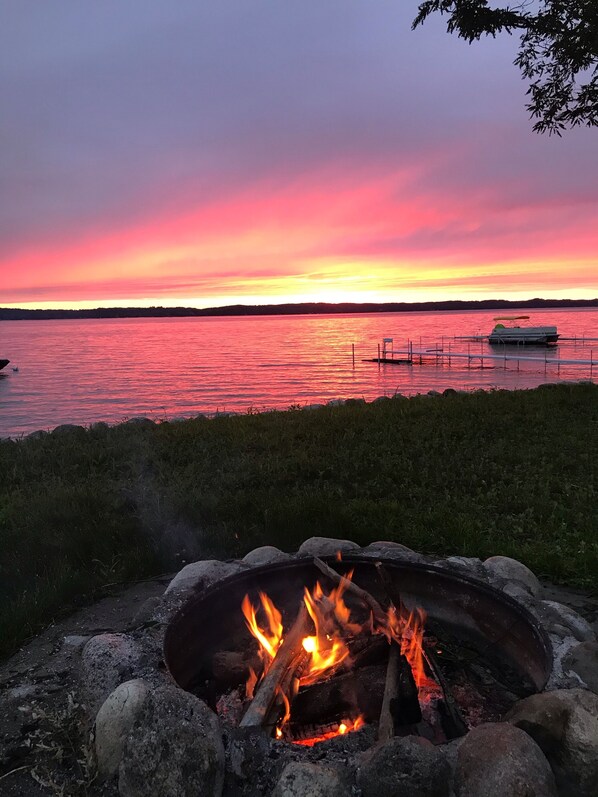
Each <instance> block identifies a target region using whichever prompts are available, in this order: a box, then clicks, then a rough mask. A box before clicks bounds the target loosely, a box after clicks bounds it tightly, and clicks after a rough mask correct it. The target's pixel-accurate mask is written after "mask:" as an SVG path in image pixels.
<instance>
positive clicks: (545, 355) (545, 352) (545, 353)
mask: <svg viewBox="0 0 598 797" xmlns="http://www.w3.org/2000/svg"><path fill="white" fill-rule="evenodd" d="M547 357H548V352H547V351H544V374H546V367H547V364H546V359H547Z"/></svg>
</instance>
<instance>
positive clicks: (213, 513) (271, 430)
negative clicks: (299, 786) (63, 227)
mask: <svg viewBox="0 0 598 797" xmlns="http://www.w3.org/2000/svg"><path fill="white" fill-rule="evenodd" d="M597 463H598V386H596V385H592V384H561V385H547V386H542V387H540V388H538V389H536V390H526V391H514V392H508V391H493V392H490V393H482V392H477V393H469V394H462V393H451V394H450V395H446V396H438V397H429V396H416V397H413V398H410V399H406V398H402V397H396V398H393V399H387V400H384V401H381V400H378V401H376V402H374V403H371V404H363V403H360V402H348V403H347V404H345V405H343V406H334V407H331V406H327V407H323V408H321V409H315V410H307V409H291V410H289V411H286V412H268V413H263V414H247V415H239V416H231V417H216V418H214V419H208V418H203V417H199V418H196V419H192V420H187V421H180V422H176V423H160V424H157V425H156V424H153V423H151V422H149V421H148V422H129V423H124V424H120V425H118V426H114V427H108V426H106V425H105V424H96V425H94V426H93V427H91V428H90V429H88V430H84V429H81V428H77V427H74V428H71V429H68V428H67V429H62V430H61V429H59V430H56V431H55V432H53V433H51V434H37V435H34V436H33V437H29V438H27V439H23V440H18V441H17V440H2V441H0V573H1V577H0V655H6V654H8V653H9V652H10V651H12V650H13V649H14V648H15V647H16V646H17V645H18V644H19V643H20V642H22V641H23V640H24V639H26V638H27V637H29V636H30V635H32V634H34V633H36V632H37V631H38V630H39V629H40V628H41V627H43V626H44V625H45V624H47V623H48V622H50V621H51V620H52V619H53V618H54V617H56V616H57V615H59V614H60V613H63V612H65V611H67V610H70V609H72V608H73V607H74V606H77V605H79V604H81V603H83V602H86V601H90V600H92V599H93V598H95V597H97V596H98V595H101V594H102V593H105V592H106V591H107V590H109V589H111V585H114V584H115V583H119V582H127V581H133V580H135V579H142V578H144V577H150V576H152V575H155V574H158V573H163V572H169V571H173V570H176V569H177V568H179V567H181V566H182V565H183V564H184V563H185V562H187V561H193V560H194V559H198V558H213V557H215V558H229V557H238V556H242V555H244V554H245V553H246V552H247V551H249V550H250V549H252V548H254V547H256V546H258V545H265V544H270V545H276V546H278V547H280V548H282V549H283V550H289V551H292V550H294V549H296V548H297V547H298V545H299V544H300V543H301V542H302V541H303V540H304V539H305V538H307V537H311V536H313V535H321V536H332V537H344V538H349V539H353V540H355V541H356V542H358V543H360V544H367V543H368V542H371V541H373V540H376V539H389V540H395V541H397V542H401V543H404V544H405V545H408V546H409V547H412V548H414V549H416V550H418V551H421V552H424V553H435V554H458V555H464V556H479V557H481V558H485V557H487V556H491V555H493V554H503V555H507V556H513V557H515V558H517V559H520V560H521V561H523V562H525V563H526V564H527V565H528V566H529V567H531V568H532V569H533V570H534V571H535V572H536V573H537V574H538V575H540V576H543V577H545V578H548V579H550V580H553V581H555V582H560V583H567V584H569V585H577V586H580V587H586V588H587V587H590V588H596V587H598V484H597V481H596V474H597V471H598V465H597Z"/></svg>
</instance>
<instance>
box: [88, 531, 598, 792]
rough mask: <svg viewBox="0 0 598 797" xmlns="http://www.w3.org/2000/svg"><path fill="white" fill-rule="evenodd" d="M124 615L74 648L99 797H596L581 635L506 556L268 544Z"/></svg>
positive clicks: (588, 680) (589, 652)
mask: <svg viewBox="0 0 598 797" xmlns="http://www.w3.org/2000/svg"><path fill="white" fill-rule="evenodd" d="M338 551H340V552H341V555H342V558H340V559H339V558H337V552H338ZM252 624H253V625H252ZM135 626H136V627H135V630H134V631H132V632H131V633H129V634H126V635H125V634H101V635H98V636H96V637H93V638H92V639H90V640H89V642H88V643H87V645H86V646H85V648H84V650H83V654H82V662H81V677H82V687H83V690H84V693H85V696H86V705H87V706H88V707H89V714H90V720H91V721H92V722H93V736H94V746H95V752H96V757H97V764H98V773H99V776H100V779H101V780H102V781H103V783H104V786H103V789H104V793H105V794H111V793H117V792H118V793H119V794H120V795H121V796H122V797H141V796H142V795H143V797H146V795H147V794H152V797H174V795H177V797H178V796H179V795H180V797H187V795H189V797H191V795H193V797H198V795H216V796H218V795H221V794H223V795H239V796H240V797H244V796H245V795H247V796H249V795H261V794H263V795H273V797H301V796H303V797H307V795H310V796H311V797H318V795H322V797H334V796H335V795H337V794H338V795H341V794H343V795H347V794H354V795H360V794H361V795H363V797H368V795H372V796H374V795H375V797H384V796H385V795H395V794H399V795H405V796H406V797H409V796H410V795H414V797H415V795H419V796H420V797H428V795H429V797H451V795H454V794H456V795H458V797H465V796H467V797H478V796H479V797H481V796H482V795H489V794H492V795H496V797H501V795H504V796H505V797H507V795H508V796H509V797H518V796H519V795H521V796H522V797H523V795H525V796H526V797H533V795H538V797H540V796H541V797H551V796H552V795H560V797H568V795H577V796H578V797H595V795H596V785H595V784H596V783H598V695H596V694H595V692H594V691H592V689H595V686H596V680H597V679H596V669H597V668H596V662H597V661H598V643H597V642H596V637H595V634H594V632H593V630H592V628H591V626H590V625H589V624H588V623H587V622H586V621H585V620H584V619H583V618H582V617H581V616H579V615H578V614H577V613H575V612H574V611H572V610H571V609H569V608H568V607H566V606H563V605H561V604H558V603H555V602H554V601H546V600H543V599H542V586H541V584H540V582H539V581H538V579H537V578H536V577H535V575H534V574H533V573H532V572H531V571H530V570H529V569H528V568H527V567H525V566H524V565H523V564H521V563H520V562H517V561H515V560H512V559H509V558H507V557H500V556H496V557H491V558H490V559H488V560H486V562H481V561H480V560H478V559H468V558H464V557H449V558H448V559H440V560H438V559H432V558H430V557H424V556H422V555H419V554H417V553H415V552H413V551H411V550H410V549H408V548H405V546H402V545H399V544H397V543H392V542H378V543H373V544H371V545H369V546H367V547H365V548H360V547H359V546H357V545H356V544H355V543H352V542H349V541H346V540H332V539H327V538H311V539H309V540H307V541H306V542H305V543H303V545H302V546H301V547H300V548H299V551H298V552H297V554H295V555H290V554H286V553H283V552H282V551H279V550H278V549H276V548H272V547H270V546H267V547H263V548H259V549H256V550H255V551H252V552H251V553H249V554H247V556H246V557H245V558H244V559H243V560H241V561H229V562H221V561H216V560H209V561H202V562H196V563H193V564H191V565H187V566H186V567H185V568H183V570H181V571H180V573H178V574H177V575H176V576H175V578H174V579H173V580H172V581H171V583H170V585H169V586H168V588H167V589H166V591H165V593H164V595H163V596H161V597H160V598H158V599H152V600H151V601H150V602H148V603H147V605H145V606H144V607H143V608H142V611H141V612H140V613H139V616H138V618H137V620H136V623H135ZM252 628H253V630H252ZM308 640H311V642H309V644H308ZM314 648H315V651H316V652H314ZM333 652H334V655H332V654H333ZM317 654H318V655H319V658H317ZM335 657H336V658H335Z"/></svg>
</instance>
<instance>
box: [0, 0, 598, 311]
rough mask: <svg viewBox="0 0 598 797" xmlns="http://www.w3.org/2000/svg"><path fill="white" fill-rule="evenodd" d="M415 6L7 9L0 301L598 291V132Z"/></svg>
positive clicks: (498, 46) (500, 55)
mask: <svg viewBox="0 0 598 797" xmlns="http://www.w3.org/2000/svg"><path fill="white" fill-rule="evenodd" d="M416 11H417V2H415V0H414V1H413V2H405V0H176V2H172V0H161V1H160V2H158V0H90V2H81V0H51V2H49V1H48V0H0V142H1V147H0V192H1V193H0V201H1V213H0V305H3V306H11V305H13V306H20V307H96V306H115V305H153V304H160V305H164V306H169V305H192V306H198V307H207V306H216V305H223V304H234V303H239V302H242V303H247V304H255V303H260V304H263V303H280V302H285V301H331V302H335V301H346V300H349V301H407V302H408V301H420V300H431V301H433V300H441V299H484V298H494V297H497V298H512V299H518V298H531V297H535V296H542V297H546V298H594V297H596V296H598V179H597V176H598V131H597V130H595V129H594V130H587V129H576V130H573V131H570V132H568V133H565V135H564V136H563V138H560V139H559V138H557V137H548V136H546V135H545V136H539V135H537V134H535V133H533V132H532V131H531V125H532V123H531V122H530V121H529V119H528V115H527V112H526V111H525V107H524V105H525V88H526V86H525V84H524V83H523V82H522V81H521V79H520V76H519V73H518V71H517V69H516V68H515V67H514V66H513V65H512V61H513V58H514V57H515V53H516V46H517V40H516V39H515V38H509V37H501V38H498V39H497V40H492V39H490V40H487V41H483V42H481V43H478V44H476V45H473V46H471V47H470V46H468V45H467V44H465V43H464V42H462V41H461V40H458V39H456V38H454V37H452V36H450V35H448V34H447V33H446V32H445V24H444V22H443V21H442V20H440V19H437V20H433V21H431V22H430V23H427V24H426V25H425V26H423V27H422V28H419V29H418V30H417V31H415V32H413V31H411V30H410V24H411V19H412V18H413V17H414V16H415V13H416Z"/></svg>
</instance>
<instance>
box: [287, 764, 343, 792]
mask: <svg viewBox="0 0 598 797" xmlns="http://www.w3.org/2000/svg"><path fill="white" fill-rule="evenodd" d="M347 793H348V792H347V788H346V786H345V785H344V784H343V782H342V779H341V778H340V776H339V775H338V773H337V772H335V771H334V770H333V769H330V768H328V767H323V766H319V765H318V764H310V763H308V762H300V761H292V762H291V763H290V764H287V766H286V767H285V768H284V770H283V772H282V775H281V776H280V779H279V781H278V783H277V784H276V786H275V788H274V791H273V792H272V797H345V795H346V794H347Z"/></svg>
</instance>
